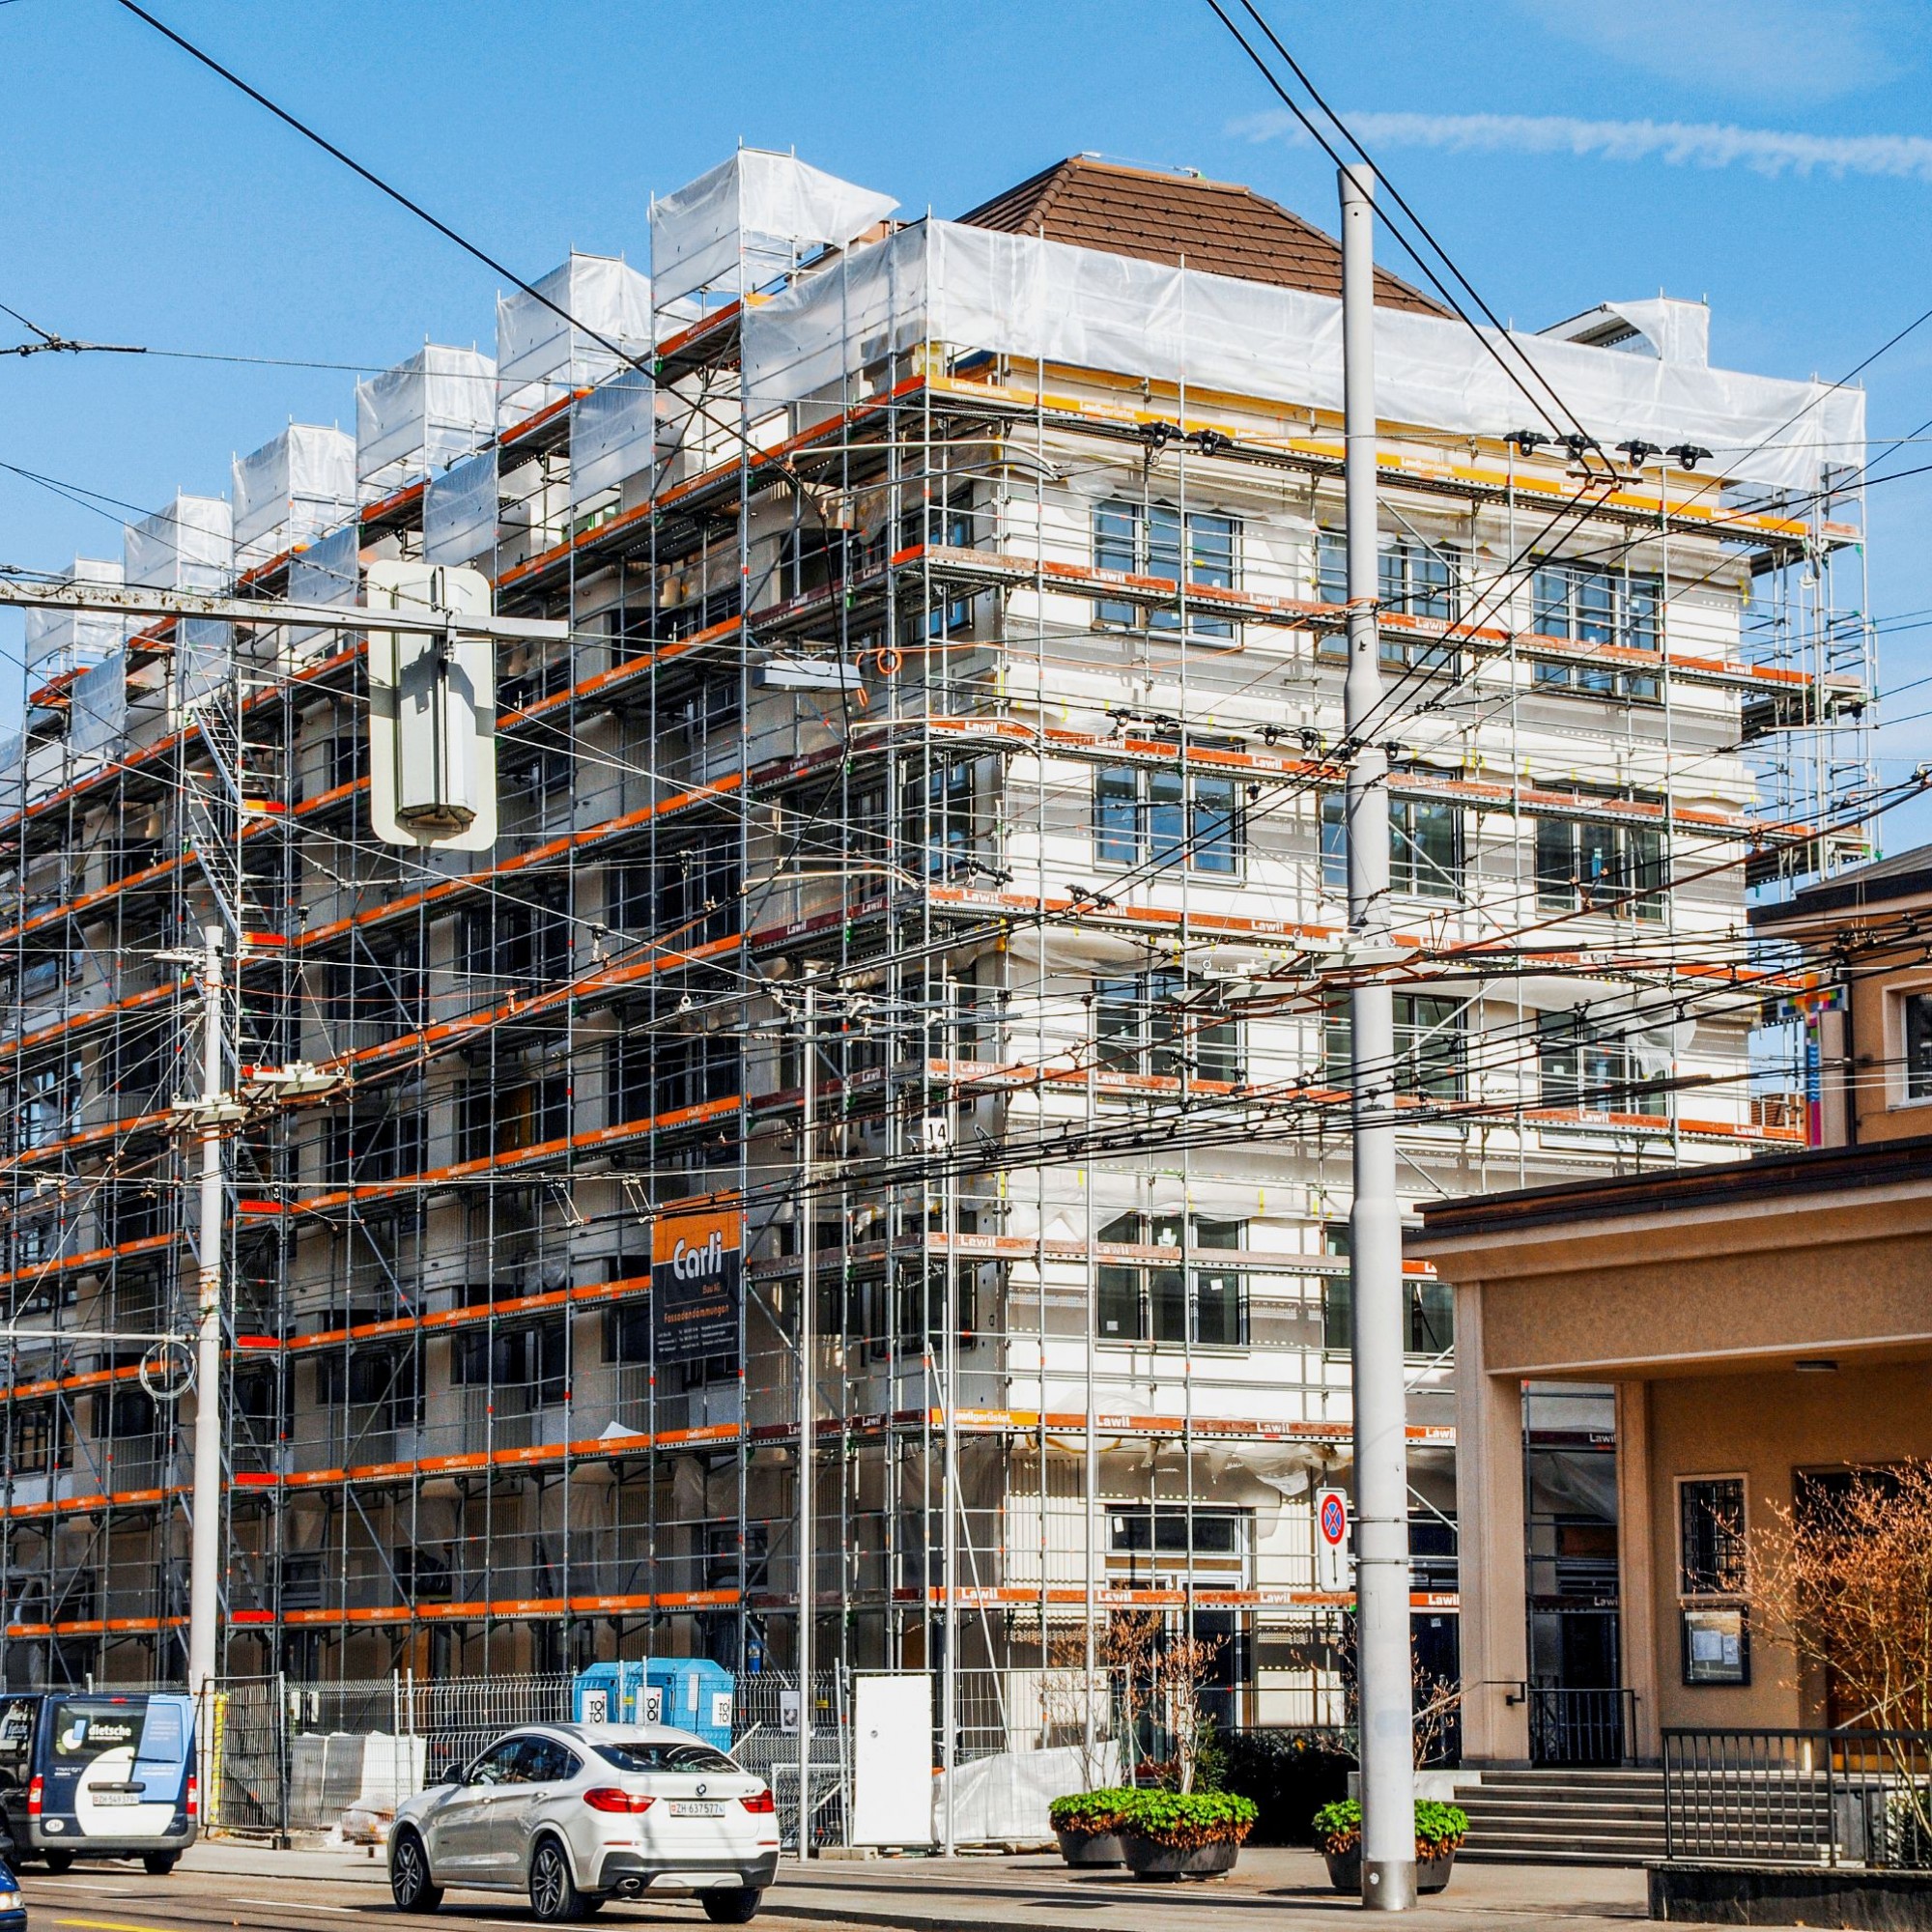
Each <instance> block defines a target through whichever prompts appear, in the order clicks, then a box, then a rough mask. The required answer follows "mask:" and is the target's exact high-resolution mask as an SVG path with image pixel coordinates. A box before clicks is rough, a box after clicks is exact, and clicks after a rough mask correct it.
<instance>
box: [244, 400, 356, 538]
mask: <svg viewBox="0 0 1932 1932" xmlns="http://www.w3.org/2000/svg"><path fill="white" fill-rule="evenodd" d="M232 468H233V471H234V477H235V548H236V550H237V552H238V553H239V554H240V556H241V562H242V565H243V567H244V568H245V567H246V566H248V565H249V564H253V563H264V562H266V561H267V560H268V559H269V558H270V557H271V556H274V555H276V554H279V553H280V552H282V551H285V550H289V549H291V548H293V547H294V546H295V545H296V544H300V543H307V542H308V541H309V540H310V538H312V537H317V536H320V535H321V534H322V532H323V531H324V530H326V529H328V528H330V527H332V526H334V525H336V524H339V523H340V522H341V521H342V519H343V518H344V516H346V515H347V514H348V512H349V511H351V510H353V509H354V508H355V438H354V437H353V436H349V435H347V434H345V432H343V431H342V430H339V429H324V428H322V427H321V426H320V425H318V424H316V423H291V424H290V425H289V426H288V428H287V429H285V430H284V431H283V432H282V433H281V435H280V436H278V437H276V438H275V440H273V441H272V442H265V443H264V444H263V445H262V447H261V448H260V449H258V450H256V451H255V452H254V454H253V455H252V456H238V457H237V458H236V459H235V461H234V464H233V466H232Z"/></svg>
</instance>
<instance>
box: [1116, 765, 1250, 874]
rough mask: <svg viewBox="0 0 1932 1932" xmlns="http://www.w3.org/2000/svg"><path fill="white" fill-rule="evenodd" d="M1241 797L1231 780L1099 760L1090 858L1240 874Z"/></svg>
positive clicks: (1120, 863)
mask: <svg viewBox="0 0 1932 1932" xmlns="http://www.w3.org/2000/svg"><path fill="white" fill-rule="evenodd" d="M1241 819H1242V814H1241V797H1240V791H1239V788H1238V787H1237V786H1236V782H1235V781H1234V780H1233V779H1222V778H1207V777H1203V776H1200V775H1198V774H1197V775H1196V776H1195V777H1193V778H1192V779H1189V778H1188V777H1186V776H1185V775H1183V774H1182V773H1181V772H1180V771H1179V770H1174V771H1165V770H1148V769H1144V768H1142V767H1139V766H1134V765H1103V766H1102V767H1101V768H1100V770H1099V771H1098V772H1097V773H1096V774H1095V775H1094V858H1095V859H1096V860H1098V861H1099V862H1100V863H1101V864H1102V865H1106V866H1145V865H1152V866H1179V865H1184V866H1185V867H1186V868H1187V869H1188V870H1189V871H1190V872H1195V873H1201V874H1206V875H1207V876H1208V877H1210V878H1224V879H1234V878H1238V877H1239V876H1240V873H1241V858H1242V844H1243V837H1242V835H1243V827H1242V822H1241Z"/></svg>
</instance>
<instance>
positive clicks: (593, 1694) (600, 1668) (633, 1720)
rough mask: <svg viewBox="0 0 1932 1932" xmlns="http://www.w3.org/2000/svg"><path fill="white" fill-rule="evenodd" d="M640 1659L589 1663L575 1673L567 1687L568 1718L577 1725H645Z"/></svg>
mask: <svg viewBox="0 0 1932 1932" xmlns="http://www.w3.org/2000/svg"><path fill="white" fill-rule="evenodd" d="M649 1667H650V1666H649V1665H648V1664H646V1663H645V1662H642V1660H641V1659H633V1660H630V1661H627V1662H616V1663H592V1664H588V1665H586V1666H585V1667H584V1668H583V1669H582V1670H580V1671H579V1672H578V1673H577V1676H576V1679H575V1681H574V1682H573V1683H572V1685H571V1687H570V1715H571V1717H572V1718H573V1719H575V1720H576V1721H577V1722H578V1723H580V1724H644V1723H649V1722H651V1721H652V1719H651V1715H650V1713H649V1712H648V1711H647V1710H646V1708H645V1706H646V1701H647V1700H646V1697H645V1689H646V1684H645V1677H644V1673H645V1671H646V1670H647V1669H648V1668H649Z"/></svg>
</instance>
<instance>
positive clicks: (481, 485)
mask: <svg viewBox="0 0 1932 1932" xmlns="http://www.w3.org/2000/svg"><path fill="white" fill-rule="evenodd" d="M496 547H497V452H496V451H495V450H494V449H485V450H481V451H479V452H478V453H477V454H476V455H474V456H472V457H469V458H468V459H467V460H466V461H465V462H462V463H459V464H457V465H455V467H454V468H452V469H445V470H444V471H443V472H442V474H441V475H440V476H432V477H431V478H430V479H429V484H428V487H427V488H426V489H425V490H424V491H423V555H424V557H425V558H427V559H428V561H429V562H431V563H469V562H471V561H473V560H474V559H475V558H477V557H479V556H482V555H484V554H485V553H487V552H490V551H494V550H495V549H496Z"/></svg>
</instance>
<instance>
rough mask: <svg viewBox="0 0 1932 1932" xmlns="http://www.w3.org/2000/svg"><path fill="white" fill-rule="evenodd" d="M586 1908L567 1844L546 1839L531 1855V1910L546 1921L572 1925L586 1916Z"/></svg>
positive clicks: (552, 1923)
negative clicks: (571, 1867) (564, 1847)
mask: <svg viewBox="0 0 1932 1932" xmlns="http://www.w3.org/2000/svg"><path fill="white" fill-rule="evenodd" d="M583 1908H584V1898H583V1894H582V1892H580V1891H579V1890H578V1889H577V1880H576V1878H575V1877H574V1876H573V1874H572V1872H571V1869H570V1860H569V1858H568V1857H567V1856H566V1854H565V1852H564V1849H563V1847H562V1846H561V1845H559V1844H558V1843H557V1841H556V1840H555V1839H554V1838H546V1839H544V1840H543V1842H542V1843H541V1844H539V1845H538V1846H537V1848H536V1851H535V1853H534V1854H533V1855H532V1856H531V1859H530V1910H531V1911H532V1912H534V1913H535V1914H536V1916H537V1917H538V1918H540V1919H541V1920H542V1921H543V1922H544V1923H545V1924H546V1925H569V1924H574V1923H575V1922H576V1921H577V1920H578V1919H580V1918H584V1917H585V1916H586V1914H585V1912H584V1909H583Z"/></svg>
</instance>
